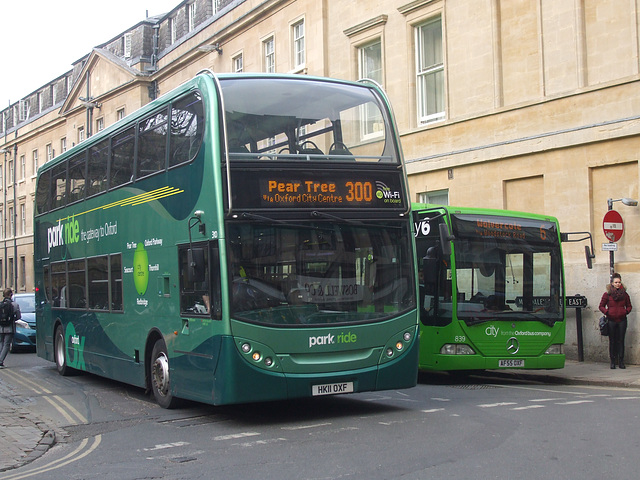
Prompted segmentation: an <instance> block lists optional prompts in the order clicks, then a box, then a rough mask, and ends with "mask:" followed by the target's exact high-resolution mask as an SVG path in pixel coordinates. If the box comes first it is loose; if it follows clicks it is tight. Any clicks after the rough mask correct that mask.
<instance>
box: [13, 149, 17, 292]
mask: <svg viewBox="0 0 640 480" xmlns="http://www.w3.org/2000/svg"><path fill="white" fill-rule="evenodd" d="M17 162H18V144H17V143H16V144H14V145H13V278H14V283H13V288H14V291H17V290H18V204H17V203H16V188H17V186H18V184H17V183H16V169H17V168H18V163H17Z"/></svg>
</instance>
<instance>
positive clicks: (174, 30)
mask: <svg viewBox="0 0 640 480" xmlns="http://www.w3.org/2000/svg"><path fill="white" fill-rule="evenodd" d="M177 39H178V22H177V21H176V17H171V18H169V43H170V44H171V45H173V44H174V43H176V40H177Z"/></svg>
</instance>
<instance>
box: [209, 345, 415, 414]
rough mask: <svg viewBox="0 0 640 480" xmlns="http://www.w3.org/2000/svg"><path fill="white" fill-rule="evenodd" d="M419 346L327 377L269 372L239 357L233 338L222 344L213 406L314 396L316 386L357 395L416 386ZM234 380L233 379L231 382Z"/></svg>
mask: <svg viewBox="0 0 640 480" xmlns="http://www.w3.org/2000/svg"><path fill="white" fill-rule="evenodd" d="M418 349H419V344H418V342H417V341H414V342H413V343H412V344H411V347H410V348H409V349H408V350H407V351H406V352H405V353H404V355H402V356H400V357H399V358H397V359H396V360H394V361H390V362H387V363H384V364H381V365H377V366H374V367H370V368H362V369H356V370H350V371H343V372H338V373H326V374H320V373H318V374H309V375H306V374H286V373H277V372H269V371H266V370H263V369H259V368H256V367H254V366H252V365H250V364H248V363H247V362H246V361H245V359H244V358H242V356H241V355H240V354H239V352H238V350H237V349H236V347H235V344H234V340H233V338H232V337H225V338H224V339H223V341H222V348H221V351H220V359H219V362H218V366H217V368H216V372H215V375H214V391H213V398H212V400H213V404H214V405H224V404H233V403H250V402H263V401H273V400H285V399H295V398H308V397H312V396H313V391H314V389H313V386H318V385H343V384H350V385H352V386H353V393H357V392H367V391H375V390H388V389H402V388H410V387H414V386H415V385H416V383H417V377H418ZM230 379H233V380H230Z"/></svg>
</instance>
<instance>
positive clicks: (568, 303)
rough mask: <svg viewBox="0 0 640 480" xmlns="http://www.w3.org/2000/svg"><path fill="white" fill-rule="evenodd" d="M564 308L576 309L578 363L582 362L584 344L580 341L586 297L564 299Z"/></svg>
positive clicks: (577, 296)
mask: <svg viewBox="0 0 640 480" xmlns="http://www.w3.org/2000/svg"><path fill="white" fill-rule="evenodd" d="M565 307H567V308H575V309H576V334H577V335H578V361H579V362H584V346H583V345H584V344H583V341H582V309H583V308H587V297H585V296H584V295H580V294H577V295H574V296H572V297H565Z"/></svg>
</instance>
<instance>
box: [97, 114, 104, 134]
mask: <svg viewBox="0 0 640 480" xmlns="http://www.w3.org/2000/svg"><path fill="white" fill-rule="evenodd" d="M100 130H104V118H103V117H100V118H98V119H97V120H96V132H99V131H100Z"/></svg>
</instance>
